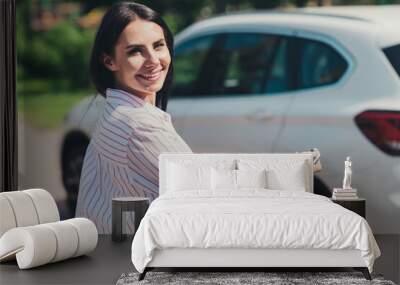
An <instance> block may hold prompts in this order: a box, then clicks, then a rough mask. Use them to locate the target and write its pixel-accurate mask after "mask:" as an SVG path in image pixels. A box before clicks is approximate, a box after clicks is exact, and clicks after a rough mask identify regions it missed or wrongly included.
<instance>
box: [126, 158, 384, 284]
mask: <svg viewBox="0 0 400 285" xmlns="http://www.w3.org/2000/svg"><path fill="white" fill-rule="evenodd" d="M159 162H160V163H159V171H160V173H159V174H160V197H159V198H158V199H156V200H154V201H153V203H152V204H151V206H150V208H149V210H148V211H147V213H146V215H145V217H144V218H143V220H142V222H141V223H140V226H139V228H138V230H137V233H136V235H135V237H134V240H133V243H132V262H133V264H134V266H135V267H136V269H137V270H138V271H139V272H141V273H142V275H141V277H140V278H144V274H145V273H146V271H148V270H149V269H151V268H154V267H169V268H170V267H239V268H243V267H354V268H360V269H361V270H362V271H363V273H364V275H365V277H366V278H370V275H369V272H371V271H372V268H373V263H374V260H375V259H376V258H377V257H378V256H379V255H380V251H379V248H378V246H377V244H376V242H375V239H374V237H373V235H372V232H371V230H370V228H369V226H368V224H367V222H366V221H365V219H363V218H362V217H360V216H358V215H357V214H355V213H353V212H351V211H349V210H347V209H344V208H342V207H341V206H339V205H337V204H335V203H332V202H331V201H330V200H329V199H328V198H326V197H323V196H319V195H315V194H312V192H313V171H312V155H311V154H171V153H168V154H162V155H160V158H159ZM209 167H212V168H213V170H212V171H214V172H213V174H212V175H211V176H209V172H208V170H209ZM260 167H261V168H260ZM190 169H191V170H190ZM193 169H200V171H198V172H193ZM235 169H239V172H235V171H233V170H235ZM261 169H266V171H268V172H266V176H265V178H266V181H267V182H266V184H268V185H265V186H264V187H263V188H260V187H249V186H255V185H258V184H257V183H260V182H259V181H260V179H258V178H259V177H262V178H263V177H264V176H260V175H262V174H263V172H262V171H261ZM191 171H192V172H191ZM225 173H226V174H227V175H225ZM231 174H232V175H233V174H235V180H234V182H235V183H236V184H235V187H234V188H232V187H231V186H230V184H229V183H230V182H229V181H230V180H229V179H231V178H230V176H229V175H231ZM191 175H192V176H191ZM221 175H222V176H221ZM224 175H225V176H224ZM246 175H247V176H246ZM250 176H251V177H250ZM221 177H222V178H221ZM240 177H242V178H240ZM248 177H250V178H249V179H247V178H248ZM225 178H226V179H225ZM209 179H211V180H213V183H211V188H210V187H209V184H208V182H207V181H208V180H209ZM221 179H222V180H221ZM224 179H225V180H224ZM257 179H258V180H257ZM256 180H257V181H256ZM215 181H217V182H215ZM238 185H239V186H242V187H241V188H239V187H238ZM217 186H218V187H217ZM243 186H245V187H243Z"/></svg>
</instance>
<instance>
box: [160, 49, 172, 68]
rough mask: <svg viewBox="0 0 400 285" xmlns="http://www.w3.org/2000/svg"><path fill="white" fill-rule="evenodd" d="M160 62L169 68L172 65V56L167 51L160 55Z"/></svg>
mask: <svg viewBox="0 0 400 285" xmlns="http://www.w3.org/2000/svg"><path fill="white" fill-rule="evenodd" d="M160 61H161V63H162V64H163V65H164V66H165V67H168V66H169V65H170V63H171V56H170V54H169V51H167V52H165V53H163V54H161V55H160Z"/></svg>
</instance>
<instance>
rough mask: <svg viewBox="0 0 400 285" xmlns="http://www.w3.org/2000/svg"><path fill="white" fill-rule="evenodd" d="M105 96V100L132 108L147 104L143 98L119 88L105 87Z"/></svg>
mask: <svg viewBox="0 0 400 285" xmlns="http://www.w3.org/2000/svg"><path fill="white" fill-rule="evenodd" d="M106 97H107V99H106V100H107V101H109V102H110V103H115V104H117V105H124V106H131V107H134V108H138V107H143V106H145V105H146V104H149V103H147V102H146V101H144V100H143V99H141V98H139V97H137V96H135V95H133V94H131V93H128V92H126V91H124V90H121V89H113V88H107V90H106Z"/></svg>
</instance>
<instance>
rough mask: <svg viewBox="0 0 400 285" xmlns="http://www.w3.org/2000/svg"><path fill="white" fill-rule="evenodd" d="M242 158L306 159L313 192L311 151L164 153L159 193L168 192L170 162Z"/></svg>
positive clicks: (309, 186) (308, 186)
mask: <svg viewBox="0 0 400 285" xmlns="http://www.w3.org/2000/svg"><path fill="white" fill-rule="evenodd" d="M238 159H239V160H240V159H246V160H249V159H254V160H260V159H261V160H268V161H279V160H285V161H287V160H293V161H304V162H305V165H306V171H307V173H306V177H307V180H308V183H307V188H306V191H307V192H311V193H313V189H314V185H313V184H314V183H313V180H314V179H313V175H314V174H313V157H312V154H311V153H249V154H246V153H162V154H160V156H159V161H158V162H159V164H158V166H159V194H160V195H162V194H164V193H165V192H166V188H167V187H166V185H167V179H168V175H167V170H168V164H169V163H170V162H174V163H178V164H179V163H181V164H191V163H194V164H197V163H201V164H202V165H217V164H220V163H221V162H222V163H227V162H231V163H232V164H234V163H235V161H236V160H238Z"/></svg>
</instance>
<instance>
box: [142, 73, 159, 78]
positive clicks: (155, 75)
mask: <svg viewBox="0 0 400 285" xmlns="http://www.w3.org/2000/svg"><path fill="white" fill-rule="evenodd" d="M159 74H160V71H159V72H157V73H151V74H142V76H143V77H144V78H146V79H151V78H156V77H158V76H159Z"/></svg>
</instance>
